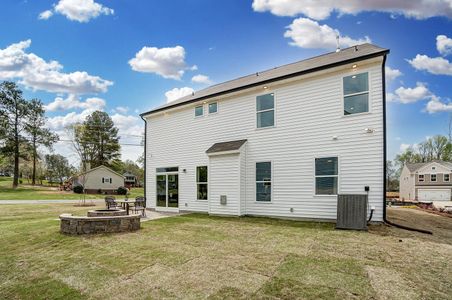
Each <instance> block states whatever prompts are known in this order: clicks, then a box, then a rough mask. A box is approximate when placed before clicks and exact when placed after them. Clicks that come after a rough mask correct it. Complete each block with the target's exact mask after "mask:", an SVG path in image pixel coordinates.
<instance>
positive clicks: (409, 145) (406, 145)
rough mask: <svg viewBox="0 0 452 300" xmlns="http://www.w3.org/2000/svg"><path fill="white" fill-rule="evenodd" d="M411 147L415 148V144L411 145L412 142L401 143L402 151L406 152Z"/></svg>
mask: <svg viewBox="0 0 452 300" xmlns="http://www.w3.org/2000/svg"><path fill="white" fill-rule="evenodd" d="M409 148H413V145H411V144H404V143H402V144H400V152H405V151H406V150H408V149H409Z"/></svg>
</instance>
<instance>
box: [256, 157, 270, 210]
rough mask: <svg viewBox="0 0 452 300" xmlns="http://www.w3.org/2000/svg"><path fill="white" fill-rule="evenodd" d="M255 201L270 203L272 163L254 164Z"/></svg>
mask: <svg viewBox="0 0 452 300" xmlns="http://www.w3.org/2000/svg"><path fill="white" fill-rule="evenodd" d="M256 201H261V202H270V201H272V163H271V162H270V161H267V162H258V163H256Z"/></svg>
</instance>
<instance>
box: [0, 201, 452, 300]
mask: <svg viewBox="0 0 452 300" xmlns="http://www.w3.org/2000/svg"><path fill="white" fill-rule="evenodd" d="M86 210H87V208H80V207H74V206H73V205H71V204H57V205H48V204H40V205H2V206H0V236H1V237H2V243H0V253H2V255H1V256H0V269H1V270H2V272H0V298H4V299H55V298H61V299H86V298H89V299H105V298H115V299H130V298H135V299H150V298H152V299H155V298H201V297H203V298H204V297H208V298H211V299H220V298H221V299H223V298H230V299H237V298H247V299H249V298H267V299H293V298H305V299H316V298H327V299H347V298H349V299H356V298H360V299H375V298H380V299H388V298H392V299H421V298H424V299H425V298H430V299H431V298H435V299H447V298H449V299H450V295H451V294H452V282H451V281H450V278H452V238H451V237H450V235H449V236H438V235H436V234H435V232H434V235H433V236H429V235H423V234H420V233H413V232H407V231H404V230H400V229H397V228H388V227H387V226H384V225H381V226H372V227H371V229H370V231H369V232H356V231H340V230H334V225H333V224H327V223H308V222H295V221H285V220H274V219H267V218H251V217H245V218H221V217H209V216H207V215H202V214H189V215H181V216H177V217H171V218H165V219H159V220H153V221H148V222H144V223H142V230H140V231H138V232H135V233H128V234H112V235H95V236H65V235H62V234H60V233H59V232H58V230H59V222H58V218H57V216H58V215H59V214H60V213H63V212H71V213H74V214H85V212H86ZM403 213H405V211H404V212H402V215H403ZM398 216H399V217H401V215H400V214H399V215H398ZM422 217H423V218H426V219H428V218H430V216H429V215H422ZM435 217H438V218H444V219H438V220H440V221H441V222H442V223H441V224H440V225H438V226H440V227H443V228H446V229H448V230H450V229H451V226H452V223H451V220H452V219H451V218H445V217H439V216H435Z"/></svg>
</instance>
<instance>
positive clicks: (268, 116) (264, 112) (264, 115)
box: [256, 93, 275, 128]
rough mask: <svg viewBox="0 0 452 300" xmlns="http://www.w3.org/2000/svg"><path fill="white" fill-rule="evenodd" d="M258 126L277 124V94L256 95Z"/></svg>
mask: <svg viewBox="0 0 452 300" xmlns="http://www.w3.org/2000/svg"><path fill="white" fill-rule="evenodd" d="M256 113H257V128H263V127H272V126H274V125H275V94H273V93H271V94H266V95H260V96H257V97H256Z"/></svg>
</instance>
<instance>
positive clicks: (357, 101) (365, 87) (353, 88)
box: [343, 73, 369, 115]
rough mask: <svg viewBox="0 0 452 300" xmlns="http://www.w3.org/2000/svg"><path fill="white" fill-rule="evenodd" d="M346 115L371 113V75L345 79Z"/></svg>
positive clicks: (356, 75) (366, 74)
mask: <svg viewBox="0 0 452 300" xmlns="http://www.w3.org/2000/svg"><path fill="white" fill-rule="evenodd" d="M343 85H344V115H351V114H358V113H363V112H368V111H369V75H368V73H361V74H355V75H350V76H346V77H344V78H343Z"/></svg>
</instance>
